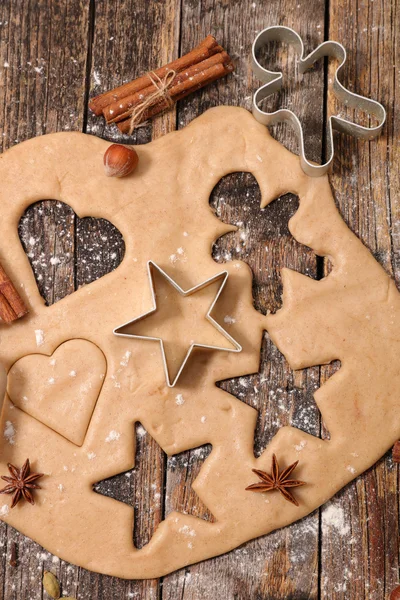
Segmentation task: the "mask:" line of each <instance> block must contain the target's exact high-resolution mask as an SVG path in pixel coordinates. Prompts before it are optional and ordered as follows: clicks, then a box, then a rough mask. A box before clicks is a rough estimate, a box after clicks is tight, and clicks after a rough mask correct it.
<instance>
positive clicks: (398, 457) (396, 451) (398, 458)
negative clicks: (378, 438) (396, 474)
mask: <svg viewBox="0 0 400 600" xmlns="http://www.w3.org/2000/svg"><path fill="white" fill-rule="evenodd" d="M392 458H393V461H394V462H395V463H400V440H397V442H396V443H395V445H394V446H393V448H392Z"/></svg>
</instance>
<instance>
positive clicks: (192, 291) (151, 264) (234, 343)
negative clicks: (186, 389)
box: [113, 260, 242, 388]
mask: <svg viewBox="0 0 400 600" xmlns="http://www.w3.org/2000/svg"><path fill="white" fill-rule="evenodd" d="M153 269H155V270H157V271H158V272H159V273H160V274H161V275H162V276H163V277H165V279H166V280H167V281H168V282H169V283H170V284H171V285H172V287H173V288H174V289H175V290H176V291H177V292H178V293H179V294H180V295H181V296H183V297H184V298H186V297H187V296H191V295H192V294H195V293H196V292H198V291H200V290H202V289H204V288H205V287H208V286H209V285H211V284H212V283H214V281H217V280H218V279H222V282H221V285H220V287H219V289H218V291H217V294H216V296H215V298H214V300H213V302H212V303H211V306H210V308H209V309H208V311H207V313H206V315H205V318H206V319H207V321H209V322H210V323H211V324H212V325H213V326H214V327H215V328H216V329H217V330H218V331H219V332H220V333H221V334H222V335H223V336H224V337H225V339H227V340H228V341H229V342H230V343H231V344H232V346H233V348H224V347H221V346H209V345H207V344H198V343H196V342H192V343H191V345H190V346H189V349H188V351H187V353H186V356H185V358H184V359H183V362H182V364H181V366H180V367H179V370H178V372H177V374H176V375H175V378H174V380H173V381H172V382H171V378H170V374H169V369H168V363H167V357H166V354H165V348H164V342H163V340H162V338H158V337H152V336H147V335H135V334H133V333H121V332H120V330H121V329H124V327H127V326H128V325H133V324H134V323H137V322H139V321H142V320H143V319H145V318H146V317H148V316H149V315H151V314H153V313H155V312H156V310H157V294H156V291H155V286H154V280H153ZM147 273H148V276H149V282H150V289H151V297H152V302H153V308H152V309H150V310H149V311H147V312H145V313H143V314H142V315H139V316H138V317H136V318H134V319H132V320H131V321H128V322H127V323H124V324H123V325H119V326H118V327H116V328H115V329H114V331H113V333H114V335H116V336H118V337H126V338H136V339H141V340H153V341H156V342H160V346H161V356H162V361H163V366H164V373H165V379H166V381H167V385H168V387H170V388H173V387H174V386H175V385H176V383H177V381H178V379H179V377H180V376H181V374H182V372H183V370H184V368H185V366H186V363H187V362H188V360H189V358H190V355H191V354H192V352H193V350H194V349H195V348H203V349H208V350H223V351H225V352H241V351H242V346H241V345H240V344H239V343H238V342H237V341H236V340H235V339H234V338H233V337H232V336H231V335H229V333H228V332H227V331H226V330H225V329H224V328H223V327H221V325H220V324H219V323H217V321H215V320H214V319H213V318H212V316H211V313H212V311H213V309H214V307H215V305H216V303H217V301H218V299H219V297H220V296H221V294H222V291H223V289H224V287H225V284H226V281H227V279H228V276H229V273H228V271H222V272H221V273H217V275H213V276H212V277H210V278H209V279H206V280H205V281H203V282H202V283H200V284H198V285H196V286H194V287H192V288H190V289H188V290H184V289H182V288H181V287H180V286H179V285H178V284H177V283H176V281H174V280H173V279H172V278H171V277H170V276H169V275H168V274H167V273H166V272H165V271H164V270H163V269H162V268H161V267H159V266H158V265H157V264H156V263H154V262H153V261H151V260H149V261H148V263H147Z"/></svg>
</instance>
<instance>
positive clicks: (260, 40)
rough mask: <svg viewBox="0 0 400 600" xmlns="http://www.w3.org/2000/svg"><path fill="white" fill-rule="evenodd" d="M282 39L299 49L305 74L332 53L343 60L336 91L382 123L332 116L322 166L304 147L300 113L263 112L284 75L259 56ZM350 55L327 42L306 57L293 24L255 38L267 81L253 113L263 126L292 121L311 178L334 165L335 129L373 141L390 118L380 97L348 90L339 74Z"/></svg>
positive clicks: (255, 64) (258, 70) (260, 72)
mask: <svg viewBox="0 0 400 600" xmlns="http://www.w3.org/2000/svg"><path fill="white" fill-rule="evenodd" d="M272 41H280V42H285V43H288V44H292V45H293V46H294V47H295V48H296V50H297V51H298V53H299V55H300V58H299V59H298V65H299V71H300V73H304V72H305V71H306V70H307V69H309V68H310V67H312V66H313V64H314V63H315V62H316V61H317V60H319V59H320V58H322V57H324V56H330V57H333V58H336V59H338V60H339V66H338V67H337V69H336V71H335V76H334V79H333V92H334V94H335V96H336V97H337V98H338V99H339V100H341V101H342V102H343V103H344V104H345V105H346V106H350V107H351V108H356V109H360V110H362V111H364V112H366V113H368V114H369V115H372V116H374V117H376V119H377V120H378V124H377V125H376V126H374V127H364V126H362V125H358V124H357V123H353V122H352V121H348V120H347V119H344V118H342V117H339V116H337V115H332V116H330V117H329V121H328V127H327V157H328V158H327V161H326V162H325V163H323V164H322V165H317V164H315V163H312V162H310V161H309V160H307V158H306V155H305V150H304V136H303V127H302V125H301V122H300V120H299V118H298V117H297V115H295V113H294V112H292V111H291V110H289V109H280V110H277V111H275V112H272V113H268V112H265V111H263V110H262V109H261V108H260V107H259V104H260V102H261V101H262V100H264V98H267V96H270V95H271V94H273V93H275V92H277V91H278V90H280V89H281V88H282V81H283V74H282V73H281V72H279V71H268V70H267V69H265V68H264V67H262V66H261V65H260V63H259V61H258V59H257V53H258V51H259V50H260V48H262V47H263V46H265V45H266V44H268V42H272ZM346 59H347V54H346V50H345V48H344V47H343V46H342V44H339V42H333V41H330V40H329V41H327V42H323V43H322V44H320V45H319V46H318V47H317V48H316V49H315V50H313V51H312V52H311V53H310V54H309V55H308V56H304V45H303V41H302V39H301V37H300V36H299V35H298V34H297V33H296V32H295V31H294V30H293V29H290V28H289V27H282V26H276V27H267V28H266V29H264V30H263V31H261V32H260V33H259V34H258V35H257V37H256V39H255V40H254V43H253V47H252V69H253V72H254V74H255V75H256V76H257V77H258V79H260V80H261V81H262V82H265V83H264V85H262V86H261V87H260V88H259V89H258V90H257V91H256V92H255V94H254V96H253V115H254V117H255V118H256V119H257V121H259V122H260V123H262V124H263V125H274V124H275V123H278V122H280V121H289V122H290V123H291V124H292V126H293V127H294V129H295V131H296V133H297V136H298V138H299V144H300V163H301V167H302V169H303V171H304V172H305V173H306V174H307V175H310V176H311V177H319V176H321V175H324V174H325V173H326V172H327V171H328V169H329V167H330V166H331V164H332V161H333V156H334V143H333V130H334V129H335V130H336V131H339V132H342V133H347V134H350V135H354V136H355V137H358V138H361V139H364V140H371V139H373V138H374V137H376V136H378V135H379V134H380V133H381V131H382V128H383V125H384V123H385V121H386V111H385V109H384V107H383V106H382V104H380V103H379V102H377V101H376V100H371V99H369V98H365V97H364V96H359V95H358V94H354V93H353V92H350V91H349V90H348V89H346V88H345V87H344V86H343V85H342V84H341V83H340V81H339V74H340V73H341V71H342V68H343V66H344V64H345V62H346Z"/></svg>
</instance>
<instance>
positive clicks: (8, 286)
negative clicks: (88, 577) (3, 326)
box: [0, 265, 28, 323]
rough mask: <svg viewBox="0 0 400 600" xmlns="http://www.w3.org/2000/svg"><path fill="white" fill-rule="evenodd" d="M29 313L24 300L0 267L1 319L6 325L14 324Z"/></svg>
mask: <svg viewBox="0 0 400 600" xmlns="http://www.w3.org/2000/svg"><path fill="white" fill-rule="evenodd" d="M27 312H28V309H27V308H26V306H25V304H24V302H23V300H22V298H21V297H20V295H19V294H18V292H17V290H16V289H15V287H14V285H13V283H12V281H11V279H10V278H9V277H8V275H7V273H6V272H5V271H4V269H3V267H2V266H1V265H0V319H1V320H2V321H3V322H4V323H12V322H13V321H15V320H16V319H20V318H21V317H23V316H24V315H26V314H27Z"/></svg>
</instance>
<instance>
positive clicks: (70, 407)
mask: <svg viewBox="0 0 400 600" xmlns="http://www.w3.org/2000/svg"><path fill="white" fill-rule="evenodd" d="M106 370H107V363H106V359H105V356H104V354H103V352H102V351H101V350H100V349H99V348H98V347H97V346H96V345H95V344H93V343H92V342H89V341H87V340H82V339H75V340H69V341H68V342H64V343H63V344H61V346H59V347H58V348H57V349H56V351H55V352H54V353H53V354H52V355H51V356H47V355H44V354H29V355H28V356H24V357H23V358H21V359H19V360H18V361H17V362H16V363H14V365H13V366H12V367H11V369H10V371H9V374H8V395H9V396H10V399H11V400H12V402H13V403H14V404H15V405H16V406H18V408H20V409H21V410H23V411H25V412H26V413H28V414H29V415H31V416H32V417H35V419H37V420H38V421H40V422H41V423H43V424H44V425H47V426H48V427H50V428H51V429H53V430H54V431H56V432H57V433H59V434H60V435H62V436H64V437H65V438H67V439H68V440H70V441H71V442H73V443H74V444H76V445H77V446H81V445H82V444H83V441H84V439H85V435H86V431H87V428H88V427H89V423H90V419H91V417H92V414H93V410H94V407H95V405H96V402H97V399H98V397H99V394H100V391H101V388H102V385H103V381H104V377H105V374H106Z"/></svg>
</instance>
